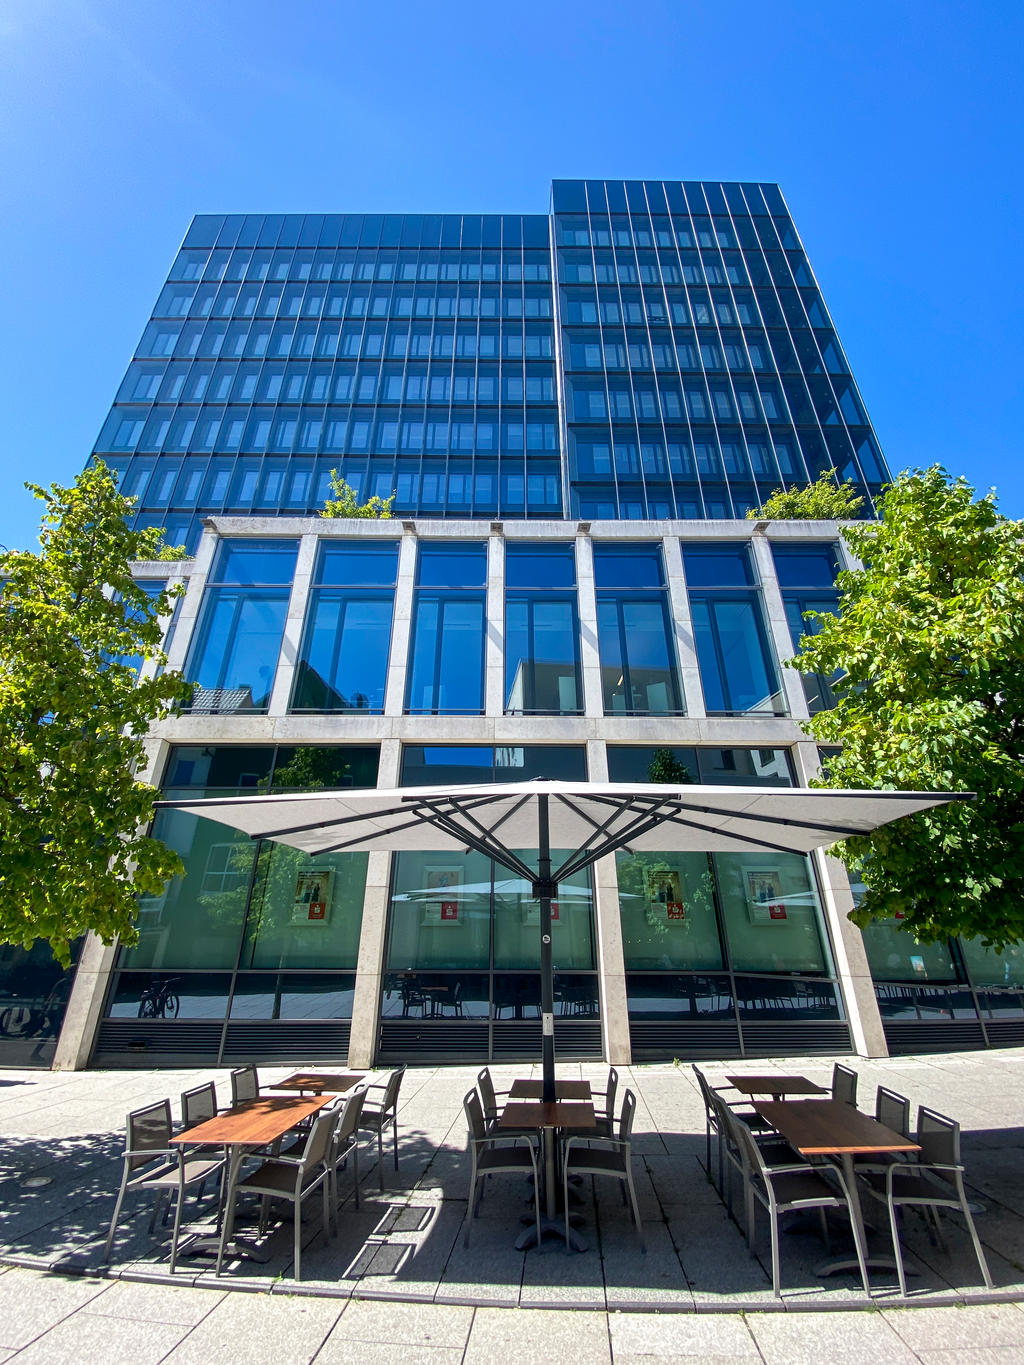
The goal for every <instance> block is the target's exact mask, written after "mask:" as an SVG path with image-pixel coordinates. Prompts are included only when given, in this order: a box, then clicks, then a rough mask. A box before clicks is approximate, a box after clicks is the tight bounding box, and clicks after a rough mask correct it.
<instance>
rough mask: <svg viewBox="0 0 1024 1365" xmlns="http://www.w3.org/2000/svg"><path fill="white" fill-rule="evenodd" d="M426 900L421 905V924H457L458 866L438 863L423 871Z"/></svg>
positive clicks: (460, 885) (460, 877) (460, 879)
mask: <svg viewBox="0 0 1024 1365" xmlns="http://www.w3.org/2000/svg"><path fill="white" fill-rule="evenodd" d="M425 876H426V882H425V886H426V890H427V899H426V901H425V902H424V905H423V914H422V917H421V922H422V923H423V924H458V923H459V903H460V899H461V893H462V868H461V867H459V866H458V864H452V863H444V864H441V863H438V864H436V865H434V866H432V867H428V868H426V869H425Z"/></svg>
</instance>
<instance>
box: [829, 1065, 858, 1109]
mask: <svg viewBox="0 0 1024 1365" xmlns="http://www.w3.org/2000/svg"><path fill="white" fill-rule="evenodd" d="M832 1098H833V1099H834V1100H842V1102H843V1103H844V1104H852V1105H853V1106H854V1108H856V1106H857V1073H856V1071H851V1070H850V1068H849V1067H848V1066H841V1065H840V1063H839V1062H836V1064H835V1065H834V1066H833V1068H832Z"/></svg>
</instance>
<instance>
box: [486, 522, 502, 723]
mask: <svg viewBox="0 0 1024 1365" xmlns="http://www.w3.org/2000/svg"><path fill="white" fill-rule="evenodd" d="M486 631H487V634H486V637H485V644H484V714H485V715H488V716H501V715H503V714H504V712H505V538H504V536H503V535H501V533H500V532H493V533H492V534H491V535H490V536H488V538H487V621H486Z"/></svg>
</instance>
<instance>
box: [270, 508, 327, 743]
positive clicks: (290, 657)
mask: <svg viewBox="0 0 1024 1365" xmlns="http://www.w3.org/2000/svg"><path fill="white" fill-rule="evenodd" d="M318 543H319V537H318V536H316V535H314V534H312V533H310V534H308V535H304V536H303V537H302V538H301V540H300V541H299V553H298V556H297V558H296V561H295V577H294V579H293V580H292V590H291V594H290V596H289V598H288V615H287V616H286V617H285V622H284V635H283V636H282V639H281V652H280V653H279V655H278V657H277V673H276V674H275V676H274V687H273V691H272V692H271V694H270V705H269V706H268V707H267V715H269V716H285V715H287V714H288V707H289V705H290V703H291V698H292V686H293V684H294V682H295V670H296V668H297V667H298V662H299V652H300V650H301V649H302V627H303V624H304V622H305V619H306V608H307V607H308V605H309V593H310V586H311V584H312V582H313V572H314V569H315V568H316V547H317V544H318Z"/></svg>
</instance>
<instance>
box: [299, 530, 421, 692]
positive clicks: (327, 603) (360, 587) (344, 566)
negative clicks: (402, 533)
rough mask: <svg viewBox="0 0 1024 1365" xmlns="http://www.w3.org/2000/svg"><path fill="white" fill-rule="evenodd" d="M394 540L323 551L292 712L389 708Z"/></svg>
mask: <svg viewBox="0 0 1024 1365" xmlns="http://www.w3.org/2000/svg"><path fill="white" fill-rule="evenodd" d="M397 573H398V544H397V542H396V541H390V542H387V541H363V540H355V541H336V542H329V541H328V542H324V543H322V544H321V546H320V555H319V562H318V564H317V570H316V578H315V584H314V587H313V591H312V593H311V602H310V609H309V624H308V626H307V629H306V637H305V640H304V643H303V647H302V655H301V658H300V660H299V664H298V668H297V669H296V681H295V693H294V695H293V697H292V707H291V709H292V710H293V711H365V712H369V713H372V714H377V715H379V714H380V713H381V712H382V711H383V710H384V689H385V685H386V682H387V668H388V650H389V647H390V643H391V618H392V613H393V610H394V596H395V593H394V586H395V580H396V576H397Z"/></svg>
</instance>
